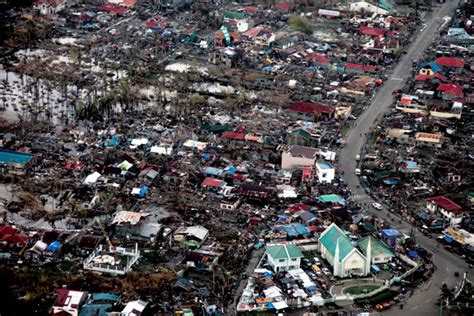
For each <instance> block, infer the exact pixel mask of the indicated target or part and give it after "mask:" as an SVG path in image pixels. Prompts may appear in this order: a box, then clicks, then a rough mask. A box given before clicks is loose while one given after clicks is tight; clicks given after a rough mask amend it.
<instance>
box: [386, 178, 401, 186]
mask: <svg viewBox="0 0 474 316" xmlns="http://www.w3.org/2000/svg"><path fill="white" fill-rule="evenodd" d="M383 183H385V184H389V185H394V184H397V183H398V180H396V179H387V180H383Z"/></svg>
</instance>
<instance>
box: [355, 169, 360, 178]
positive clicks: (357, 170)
mask: <svg viewBox="0 0 474 316" xmlns="http://www.w3.org/2000/svg"><path fill="white" fill-rule="evenodd" d="M355 174H356V175H358V176H360V175H361V171H360V169H359V168H356V170H355Z"/></svg>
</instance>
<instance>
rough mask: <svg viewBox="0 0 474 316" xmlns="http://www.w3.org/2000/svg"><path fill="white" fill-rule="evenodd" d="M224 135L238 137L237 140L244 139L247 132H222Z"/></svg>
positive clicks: (225, 136) (232, 137) (231, 137)
mask: <svg viewBox="0 0 474 316" xmlns="http://www.w3.org/2000/svg"><path fill="white" fill-rule="evenodd" d="M222 137H224V138H228V139H237V140H244V139H245V134H244V133H236V132H224V133H222Z"/></svg>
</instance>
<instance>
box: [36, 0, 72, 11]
mask: <svg viewBox="0 0 474 316" xmlns="http://www.w3.org/2000/svg"><path fill="white" fill-rule="evenodd" d="M66 2H67V1H66V0H36V1H35V5H34V8H35V9H36V10H38V11H39V12H40V13H41V14H42V15H48V14H57V13H59V12H60V11H62V10H64V9H65V8H66V4H67V3H66Z"/></svg>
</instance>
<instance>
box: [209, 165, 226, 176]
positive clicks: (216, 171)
mask: <svg viewBox="0 0 474 316" xmlns="http://www.w3.org/2000/svg"><path fill="white" fill-rule="evenodd" d="M204 173H205V174H207V175H211V176H220V175H221V174H222V173H223V170H222V169H219V168H214V167H207V168H206V170H204Z"/></svg>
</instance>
